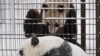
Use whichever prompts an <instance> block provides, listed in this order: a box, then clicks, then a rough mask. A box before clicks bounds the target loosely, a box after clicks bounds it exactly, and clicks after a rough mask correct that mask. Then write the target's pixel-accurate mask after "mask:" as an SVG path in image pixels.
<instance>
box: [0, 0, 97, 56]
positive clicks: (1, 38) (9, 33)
mask: <svg viewBox="0 0 100 56" xmlns="http://www.w3.org/2000/svg"><path fill="white" fill-rule="evenodd" d="M43 3H44V1H43V0H0V56H13V54H14V53H15V52H16V51H17V49H18V46H19V45H20V43H21V42H22V41H23V40H24V39H26V38H25V32H24V29H23V25H24V20H25V19H27V18H26V15H27V12H28V11H29V10H30V9H36V10H37V11H39V13H41V10H45V8H42V4H43ZM47 3H48V4H56V3H57V4H58V3H62V4H64V3H68V4H70V3H71V4H73V5H74V8H63V9H66V10H70V9H75V10H76V12H77V13H76V15H77V16H76V18H75V17H74V18H73V17H72V18H69V17H67V18H63V19H59V18H58V19H57V20H58V21H57V22H60V20H63V21H65V20H67V19H72V20H73V19H75V20H76V21H77V22H76V23H75V25H77V29H76V30H77V33H76V34H73V33H72V34H64V33H63V34H60V33H59V34H58V35H76V36H77V42H78V43H79V44H80V45H82V39H81V35H85V37H86V39H85V41H86V42H85V46H86V52H87V54H89V56H96V12H95V11H96V8H95V5H96V0H85V2H81V1H80V0H72V2H51V3H50V2H47ZM83 3H84V4H85V17H82V16H81V13H82V11H81V10H82V8H81V4H83ZM46 9H48V10H50V9H51V10H52V9H55V10H57V9H58V8H46ZM49 15H51V14H49ZM57 15H59V14H57ZM52 18H53V17H51V18H49V19H43V20H45V21H48V20H49V21H50V20H51V19H52ZM82 19H85V30H83V31H85V34H82V31H81V30H82V24H81V23H82ZM52 20H53V21H54V23H55V21H56V20H55V19H52ZM52 20H51V21H50V22H52ZM63 24H64V23H62V25H63ZM60 25H61V24H60ZM72 25H74V24H73V23H72ZM72 28H73V26H72ZM49 30H50V29H49ZM51 30H53V31H54V32H55V29H51ZM51 30H50V31H51ZM63 30H64V29H63ZM68 30H69V29H68ZM70 31H72V32H73V31H74V29H72V30H70ZM51 34H52V33H51ZM40 35H43V34H42V33H40ZM44 35H48V34H44ZM83 42H84V41H83Z"/></svg>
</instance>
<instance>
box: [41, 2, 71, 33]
mask: <svg viewBox="0 0 100 56" xmlns="http://www.w3.org/2000/svg"><path fill="white" fill-rule="evenodd" d="M68 2H71V0H45V1H44V4H43V5H42V8H43V10H42V13H43V14H42V17H43V23H45V24H47V23H48V24H49V32H50V33H56V31H57V30H58V29H59V27H63V26H64V25H65V22H66V15H67V14H68V12H69V8H70V3H68Z"/></svg>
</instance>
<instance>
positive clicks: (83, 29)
mask: <svg viewBox="0 0 100 56" xmlns="http://www.w3.org/2000/svg"><path fill="white" fill-rule="evenodd" d="M81 2H83V3H82V4H81V17H82V18H85V8H86V7H85V3H84V2H85V0H81ZM85 34H86V21H85V19H81V46H82V48H83V49H84V50H86V35H85Z"/></svg>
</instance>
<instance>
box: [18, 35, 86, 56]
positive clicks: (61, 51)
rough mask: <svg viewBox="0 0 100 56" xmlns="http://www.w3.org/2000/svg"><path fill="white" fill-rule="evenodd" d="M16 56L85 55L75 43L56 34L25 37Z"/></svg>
mask: <svg viewBox="0 0 100 56" xmlns="http://www.w3.org/2000/svg"><path fill="white" fill-rule="evenodd" d="M16 56H87V54H86V53H85V52H84V51H83V50H82V49H81V48H80V47H78V46H77V45H75V44H72V43H70V42H67V41H65V40H63V39H62V38H60V37H57V36H42V37H36V36H35V35H32V38H28V39H26V40H25V41H24V42H23V43H22V44H21V46H20V48H19V50H18V52H17V54H16Z"/></svg>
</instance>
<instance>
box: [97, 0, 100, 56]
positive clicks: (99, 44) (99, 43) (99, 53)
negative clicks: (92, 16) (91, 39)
mask: <svg viewBox="0 0 100 56" xmlns="http://www.w3.org/2000/svg"><path fill="white" fill-rule="evenodd" d="M96 49H97V50H96V56H100V0H96Z"/></svg>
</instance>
